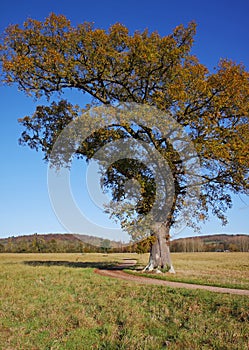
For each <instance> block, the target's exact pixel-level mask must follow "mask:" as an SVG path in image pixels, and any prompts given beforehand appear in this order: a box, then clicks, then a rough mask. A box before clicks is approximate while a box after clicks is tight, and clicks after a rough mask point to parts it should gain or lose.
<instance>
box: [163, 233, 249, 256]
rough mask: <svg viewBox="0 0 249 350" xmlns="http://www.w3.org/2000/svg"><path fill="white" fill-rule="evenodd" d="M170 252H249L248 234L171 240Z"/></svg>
mask: <svg viewBox="0 0 249 350" xmlns="http://www.w3.org/2000/svg"><path fill="white" fill-rule="evenodd" d="M170 250H171V252H225V251H230V252H249V236H248V235H226V234H221V235H208V236H198V237H188V238H180V239H176V240H174V241H172V242H171V246H170Z"/></svg>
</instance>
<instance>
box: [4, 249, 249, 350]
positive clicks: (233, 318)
mask: <svg viewBox="0 0 249 350" xmlns="http://www.w3.org/2000/svg"><path fill="white" fill-rule="evenodd" d="M123 258H132V259H137V260H138V263H139V264H142V263H143V262H145V261H146V260H147V258H148V256H147V255H146V254H145V255H137V254H108V255H106V254H0V279H1V281H0V282H1V295H0V349H4V350H19V349H20V350H36V349H37V350H38V349H39V350H40V349H41V350H48V349H50V350H59V349H60V350H62V349H68V350H69V349H70V350H88V349H110V350H111V349H128V350H133V349H134V350H135V349H136V350H137V349H151V350H154V349H177V350H182V349H188V350H191V349H193V350H199V349H204V350H205V349H217V350H218V349H219V350H220V349H222V350H223V349H224V350H226V349H227V350H228V349H229V350H232V349H237V350H248V348H249V298H248V296H247V297H246V296H238V295H228V294H219V293H212V292H207V291H203V290H201V291H200V290H199V291H198V290H193V291H192V290H186V289H174V288H168V287H162V286H150V285H137V284H135V283H131V282H127V281H122V280H117V279H111V278H108V277H105V276H99V275H97V274H95V273H94V269H95V268H98V267H99V268H104V267H109V266H111V265H113V264H116V263H118V262H121V261H122V259H123ZM172 260H173V263H174V266H175V268H176V270H177V274H176V276H174V277H172V276H169V277H168V278H171V279H173V278H175V279H177V278H178V279H181V280H182V279H183V278H184V279H185V280H190V281H192V280H193V279H195V280H196V281H198V280H199V282H200V281H201V280H202V279H203V280H204V282H205V280H206V279H207V278H208V276H210V275H211V276H212V277H210V279H209V280H208V283H214V284H219V283H220V280H221V278H223V280H222V284H223V283H224V284H228V285H229V284H230V285H234V286H244V288H247V289H249V288H248V285H249V276H248V262H249V254H248V253H224V254H223V253H214V254H212V253H196V254H195V253H190V254H187V253H182V254H180V253H175V254H172ZM211 272H213V273H211Z"/></svg>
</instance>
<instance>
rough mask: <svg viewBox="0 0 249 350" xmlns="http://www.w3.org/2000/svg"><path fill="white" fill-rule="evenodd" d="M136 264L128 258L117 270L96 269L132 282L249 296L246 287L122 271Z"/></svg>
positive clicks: (109, 275) (100, 272)
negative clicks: (198, 282)
mask: <svg viewBox="0 0 249 350" xmlns="http://www.w3.org/2000/svg"><path fill="white" fill-rule="evenodd" d="M135 264H136V261H135V260H127V261H126V262H124V263H122V264H119V265H117V269H115V270H99V269H96V270H95V273H97V274H98V275H101V276H107V277H112V278H119V279H122V280H125V281H130V282H135V283H140V284H153V285H157V286H166V287H172V288H186V289H203V290H208V291H210V292H216V293H227V294H237V295H248V296H249V290H246V289H233V288H223V287H214V286H203V285H199V284H192V283H183V282H172V281H165V280H160V279H155V278H150V277H144V276H136V275H131V274H128V273H125V272H124V271H122V269H125V268H127V267H130V266H133V265H135Z"/></svg>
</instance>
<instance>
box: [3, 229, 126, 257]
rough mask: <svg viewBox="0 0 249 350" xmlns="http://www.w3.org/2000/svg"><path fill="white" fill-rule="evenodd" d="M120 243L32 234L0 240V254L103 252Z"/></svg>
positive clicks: (65, 235)
mask: <svg viewBox="0 0 249 350" xmlns="http://www.w3.org/2000/svg"><path fill="white" fill-rule="evenodd" d="M120 245H121V242H116V241H112V240H109V239H105V238H100V237H95V236H89V235H81V234H67V233H63V234H62V233H49V234H36V233H35V234H33V235H24V236H16V237H14V236H12V237H9V238H2V239H0V252H10V253H31V252H41V253H50V252H51V253H53V252H82V253H83V252H103V251H109V250H111V249H117V248H118V247H120Z"/></svg>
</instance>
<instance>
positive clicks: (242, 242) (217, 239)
mask: <svg viewBox="0 0 249 350" xmlns="http://www.w3.org/2000/svg"><path fill="white" fill-rule="evenodd" d="M152 243H153V238H146V239H144V240H142V241H140V242H136V243H130V244H124V243H122V242H116V241H111V240H109V239H103V238H99V237H94V236H88V235H76V234H46V235H39V234H33V235H29V236H17V237H9V238H4V239H0V253H121V252H123V253H133V252H135V253H146V252H149V251H150V247H151V244H152ZM170 250H171V252H186V253H187V252H224V251H230V252H249V236H248V235H225V234H221V235H208V236H198V237H188V238H179V239H176V240H173V241H171V242H170Z"/></svg>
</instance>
